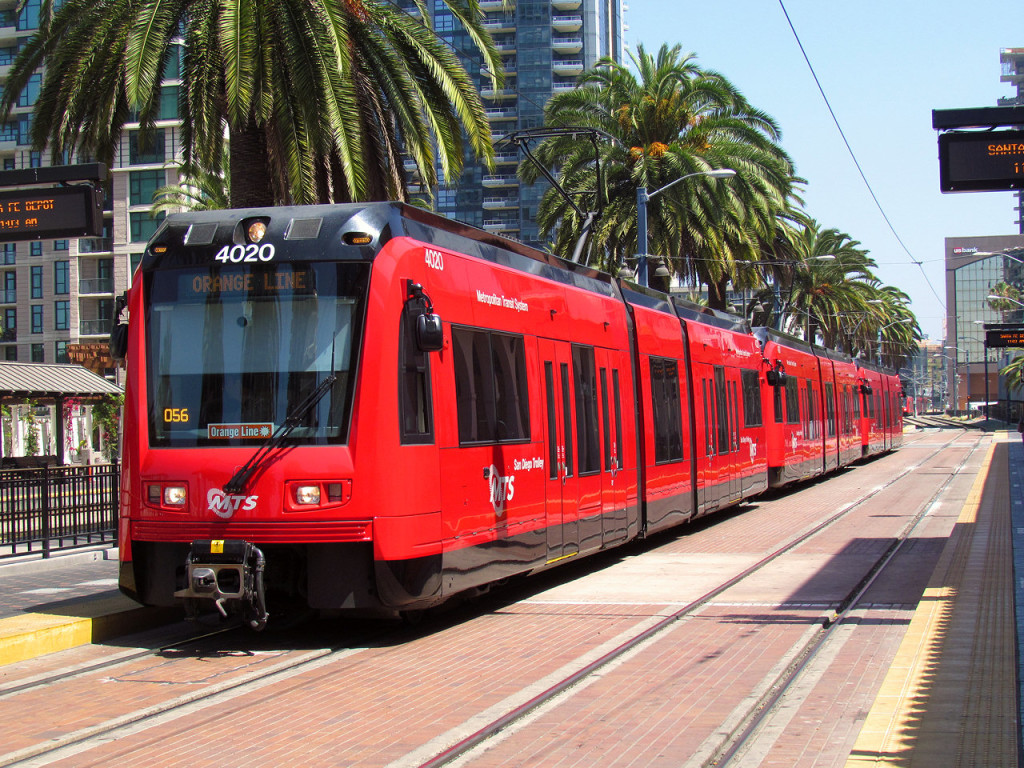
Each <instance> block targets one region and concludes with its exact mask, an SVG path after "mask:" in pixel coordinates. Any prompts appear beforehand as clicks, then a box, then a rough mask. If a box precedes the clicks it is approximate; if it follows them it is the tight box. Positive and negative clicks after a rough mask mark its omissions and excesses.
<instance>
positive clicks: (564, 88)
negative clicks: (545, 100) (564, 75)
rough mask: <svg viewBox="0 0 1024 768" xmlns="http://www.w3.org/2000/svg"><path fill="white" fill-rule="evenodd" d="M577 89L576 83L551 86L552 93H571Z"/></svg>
mask: <svg viewBox="0 0 1024 768" xmlns="http://www.w3.org/2000/svg"><path fill="white" fill-rule="evenodd" d="M575 87H576V83H575V82H572V81H570V82H567V83H552V84H551V91H552V92H553V93H558V92H560V91H571V90H572V89H573V88H575Z"/></svg>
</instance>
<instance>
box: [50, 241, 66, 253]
mask: <svg viewBox="0 0 1024 768" xmlns="http://www.w3.org/2000/svg"><path fill="white" fill-rule="evenodd" d="M67 249H68V241H67V240H54V241H53V250H55V251H66V250H67Z"/></svg>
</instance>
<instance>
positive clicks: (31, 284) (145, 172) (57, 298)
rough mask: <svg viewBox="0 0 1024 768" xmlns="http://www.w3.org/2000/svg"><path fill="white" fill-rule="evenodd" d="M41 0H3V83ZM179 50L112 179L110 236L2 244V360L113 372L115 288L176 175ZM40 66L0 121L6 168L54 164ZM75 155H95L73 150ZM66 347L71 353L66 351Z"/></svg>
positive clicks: (124, 143)
mask: <svg viewBox="0 0 1024 768" xmlns="http://www.w3.org/2000/svg"><path fill="white" fill-rule="evenodd" d="M39 8H40V0H28V2H27V3H26V5H25V6H24V7H23V8H22V9H21V10H20V11H19V10H18V9H17V2H16V0H0V87H2V86H3V85H4V81H5V80H6V77H7V74H8V73H9V71H10V67H11V64H12V63H13V61H14V58H15V56H16V55H17V53H18V50H19V48H20V47H21V46H22V45H24V44H25V42H26V41H27V40H28V39H29V38H30V37H31V36H32V34H33V33H34V32H35V31H36V29H37V28H38V26H39ZM180 62H181V57H180V56H177V57H171V61H170V64H169V67H168V72H167V73H166V74H167V76H168V78H170V79H168V80H167V81H166V82H165V86H164V93H163V94H162V98H161V111H160V116H159V120H158V121H157V130H156V132H155V135H154V136H153V138H152V140H150V141H147V140H144V139H143V138H141V137H140V135H139V131H138V123H137V122H135V123H129V124H128V126H127V129H126V130H125V132H124V134H123V135H122V137H121V142H120V146H119V147H118V148H117V150H116V152H115V158H114V162H113V164H112V166H113V167H112V168H111V169H110V179H109V180H108V182H107V184H106V196H105V204H104V213H103V216H104V222H103V236H102V237H98V238H81V239H78V238H74V239H65V240H37V241H33V242H18V243H0V326H2V328H3V331H2V333H0V360H18V361H21V362H40V363H41V362H46V363H66V362H69V361H71V360H72V359H73V360H74V361H75V362H84V363H86V364H91V366H90V367H94V369H97V370H99V371H100V372H105V373H107V374H108V375H113V371H112V369H111V368H110V365H109V360H107V361H103V360H102V359H98V358H97V357H96V354H94V353H96V352H99V351H100V350H102V348H103V346H105V345H106V342H107V339H108V337H109V331H110V323H111V319H112V315H113V309H114V297H115V296H117V295H118V294H120V293H121V292H122V291H124V290H125V289H126V288H127V287H128V285H129V281H130V279H131V271H132V270H133V269H134V267H135V265H136V264H138V262H139V260H140V259H141V258H142V253H143V251H144V250H145V247H146V241H147V240H148V239H149V237H150V235H152V234H153V232H155V231H156V228H157V226H158V225H159V221H158V220H157V219H154V218H152V217H151V216H150V207H151V205H152V200H153V192H154V191H155V190H156V189H158V188H159V187H161V186H163V185H165V184H173V183H175V182H177V180H178V178H177V171H176V162H175V161H176V160H177V158H178V157H179V150H180V127H179V126H180V121H179V120H178V111H177V105H178V98H177V92H178V86H179V85H180V80H177V79H175V78H177V76H178V74H179V71H180V70H179V68H180ZM41 82H42V75H41V74H38V73H37V74H36V75H33V77H32V80H31V82H30V83H29V86H28V88H27V89H26V90H25V92H24V93H23V94H22V97H21V99H20V100H19V103H18V107H17V108H16V109H15V110H14V113H13V114H12V115H11V116H10V118H9V119H8V121H7V122H6V123H4V124H3V125H0V168H2V169H4V170H20V169H23V168H32V167H38V166H41V165H50V157H49V153H48V152H33V151H31V150H30V147H29V136H28V133H29V128H30V125H31V121H32V116H33V106H34V104H35V100H36V98H37V97H38V95H39V88H40V85H41ZM70 162H71V163H85V162H93V158H90V157H73V158H70ZM69 348H70V350H71V352H72V354H71V355H70V357H69Z"/></svg>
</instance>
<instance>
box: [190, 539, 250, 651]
mask: <svg viewBox="0 0 1024 768" xmlns="http://www.w3.org/2000/svg"><path fill="white" fill-rule="evenodd" d="M265 566H266V560H265V558H264V557H263V552H262V551H260V549H259V547H257V546H256V545H254V544H250V543H249V542H248V541H242V540H241V539H202V540H199V541H193V542H192V548H191V550H190V551H189V555H188V559H187V560H186V561H185V578H186V587H185V589H180V590H178V591H177V592H175V593H174V596H175V597H181V598H184V600H185V609H186V611H187V612H188V614H189V618H195V617H196V615H197V614H198V613H199V611H198V607H199V601H201V600H212V601H213V604H214V606H216V608H217V610H218V611H219V612H220V614H221V616H223V617H225V618H227V616H228V614H229V613H230V612H238V611H240V612H241V613H242V615H243V616H244V617H245V619H246V620H247V621H248V622H249V626H251V627H252V628H253V629H255V630H257V631H258V630H261V629H263V628H264V627H265V626H266V625H267V618H268V614H267V601H266V597H265V595H264V591H263V571H264V568H265Z"/></svg>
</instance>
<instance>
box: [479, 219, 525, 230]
mask: <svg viewBox="0 0 1024 768" xmlns="http://www.w3.org/2000/svg"><path fill="white" fill-rule="evenodd" d="M484 230H486V231H487V232H518V231H519V222H518V221H515V220H513V219H484Z"/></svg>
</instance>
